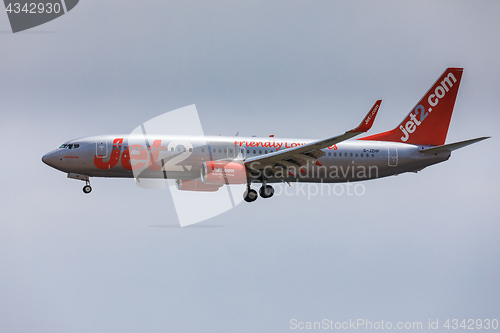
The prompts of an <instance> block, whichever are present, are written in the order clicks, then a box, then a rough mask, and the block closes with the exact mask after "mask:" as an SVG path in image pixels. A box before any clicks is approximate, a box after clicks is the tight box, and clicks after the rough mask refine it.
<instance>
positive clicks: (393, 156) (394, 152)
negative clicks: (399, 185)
mask: <svg viewBox="0 0 500 333" xmlns="http://www.w3.org/2000/svg"><path fill="white" fill-rule="evenodd" d="M387 151H388V153H389V166H390V167H395V166H397V165H398V148H397V147H394V146H387Z"/></svg>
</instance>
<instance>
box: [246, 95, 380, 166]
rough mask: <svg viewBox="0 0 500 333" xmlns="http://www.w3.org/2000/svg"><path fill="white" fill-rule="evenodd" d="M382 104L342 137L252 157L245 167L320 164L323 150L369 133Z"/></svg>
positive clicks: (378, 104) (377, 103)
mask: <svg viewBox="0 0 500 333" xmlns="http://www.w3.org/2000/svg"><path fill="white" fill-rule="evenodd" d="M380 103H382V100H378V101H377V102H375V104H374V105H373V107H372V108H371V110H370V111H369V112H368V114H367V115H366V116H365V118H364V119H363V121H362V122H361V123H360V124H359V125H358V127H356V128H354V129H352V130H350V131H347V132H345V133H344V134H342V135H338V136H334V137H331V138H328V139H324V140H319V141H315V142H311V143H308V144H305V145H303V146H300V147H296V148H289V149H284V150H280V151H277V152H274V153H271V154H266V155H261V156H256V157H252V158H249V159H247V160H246V161H245V166H246V167H247V168H248V169H249V170H250V171H251V170H263V169H264V168H266V167H269V166H274V165H276V164H278V165H281V166H284V167H295V168H297V167H300V166H302V165H305V164H307V163H308V162H312V163H319V162H317V161H316V159H317V158H319V157H321V156H323V155H324V154H325V153H324V152H323V151H321V149H325V148H327V147H330V146H332V145H335V144H337V143H339V142H342V141H345V140H348V139H350V138H352V137H355V136H357V135H359V134H361V133H364V132H366V131H368V130H369V129H370V128H371V127H372V125H373V122H374V120H375V116H376V115H377V112H378V110H379V108H380Z"/></svg>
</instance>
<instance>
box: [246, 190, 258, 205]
mask: <svg viewBox="0 0 500 333" xmlns="http://www.w3.org/2000/svg"><path fill="white" fill-rule="evenodd" d="M257 197H258V195H257V191H256V190H252V189H250V190H246V191H245V193H244V194H243V200H245V201H246V202H254V201H255V200H257Z"/></svg>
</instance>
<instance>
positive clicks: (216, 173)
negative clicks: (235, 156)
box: [201, 161, 247, 185]
mask: <svg viewBox="0 0 500 333" xmlns="http://www.w3.org/2000/svg"><path fill="white" fill-rule="evenodd" d="M201 180H202V181H203V182H204V183H205V184H214V185H225V184H226V185H229V184H245V183H246V182H247V169H246V167H245V166H244V165H243V164H240V163H236V162H224V161H210V162H205V163H203V164H202V166H201Z"/></svg>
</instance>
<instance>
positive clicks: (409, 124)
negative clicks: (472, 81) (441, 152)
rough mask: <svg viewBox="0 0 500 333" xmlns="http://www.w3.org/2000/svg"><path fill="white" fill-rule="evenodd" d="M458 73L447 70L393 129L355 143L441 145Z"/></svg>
mask: <svg viewBox="0 0 500 333" xmlns="http://www.w3.org/2000/svg"><path fill="white" fill-rule="evenodd" d="M462 72H463V68H453V67H450V68H448V69H447V70H445V71H444V73H443V74H442V75H441V77H440V78H439V79H438V80H437V81H436V82H435V83H434V85H432V87H431V89H429V91H428V92H427V93H426V94H425V95H424V97H422V99H421V100H420V101H419V102H418V103H417V105H416V106H415V107H414V108H413V109H412V110H411V111H410V113H409V114H408V115H407V116H406V118H405V119H404V120H403V121H402V122H401V124H399V125H398V126H397V127H396V128H395V129H393V130H391V131H387V132H383V133H379V134H375V135H371V136H368V137H365V138H361V139H359V140H374V141H393V142H402V143H411V144H418V145H433V146H439V145H443V144H444V143H445V141H446V134H447V133H448V127H449V126H450V121H451V114H452V113H453V107H454V106H455V100H456V98H457V93H458V87H459V86H460V80H461V79H462Z"/></svg>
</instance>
